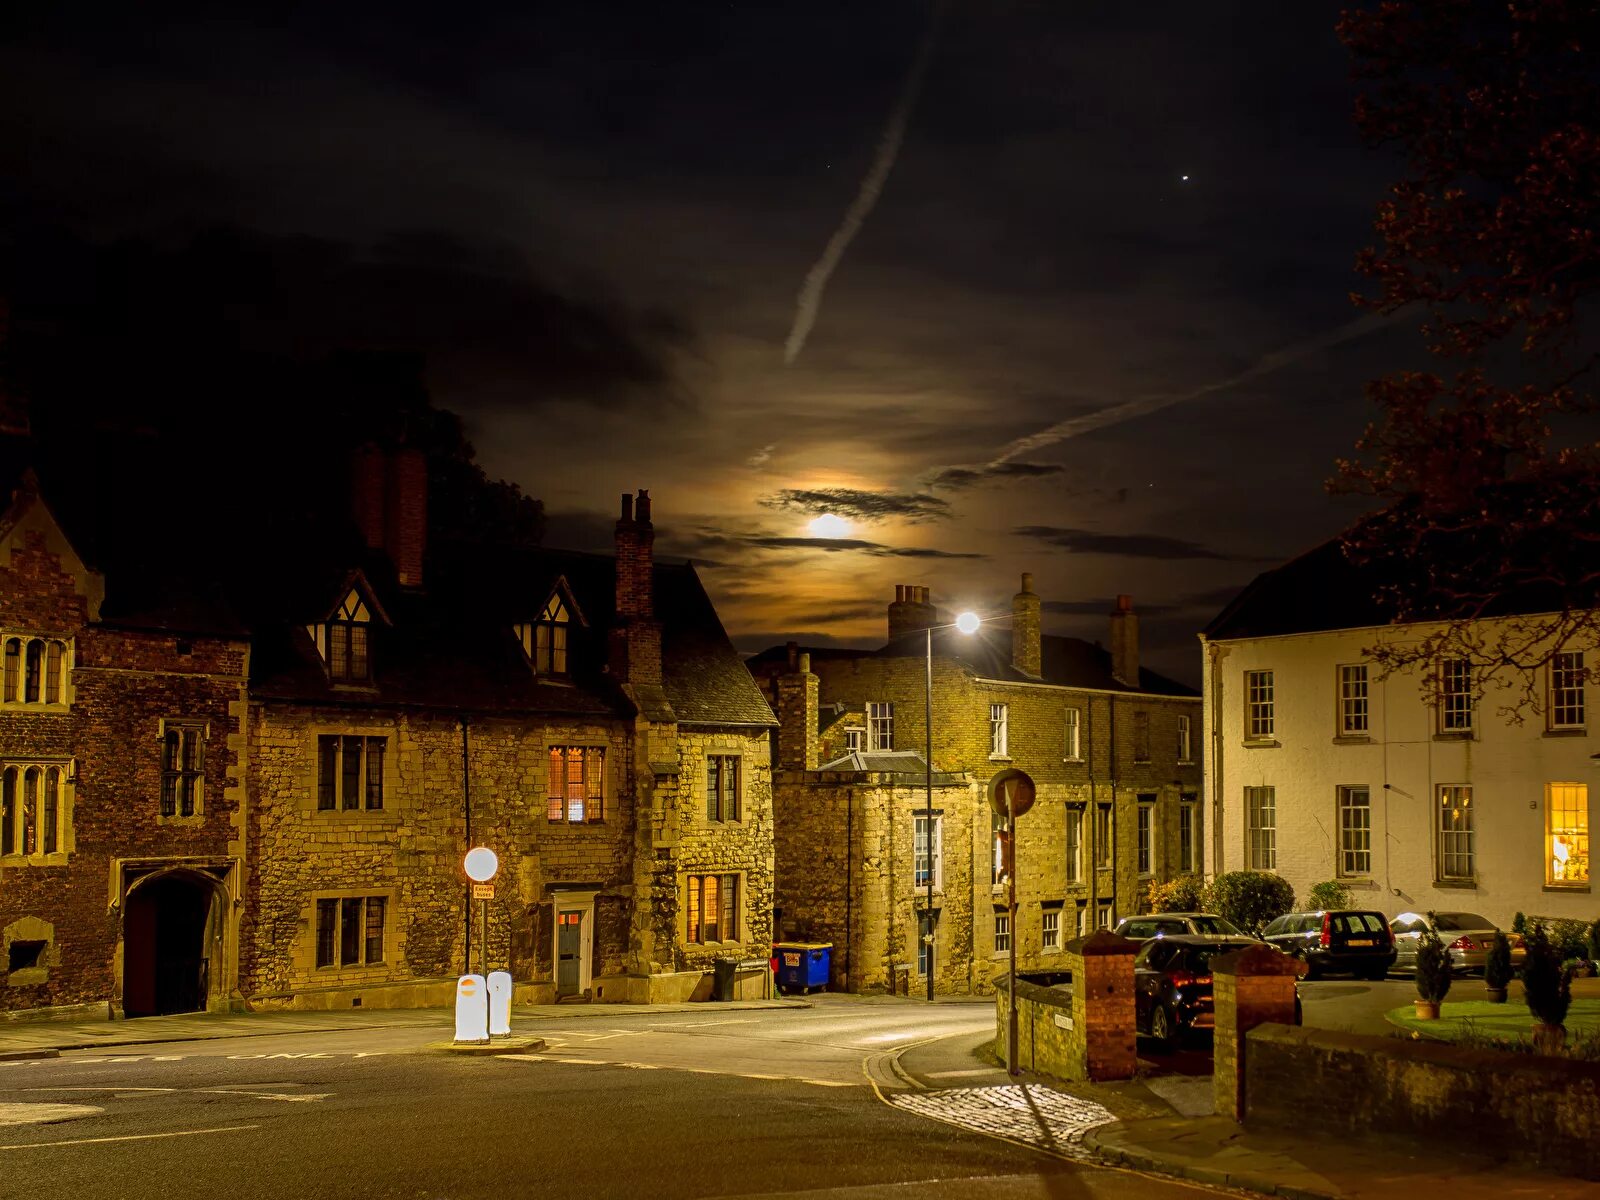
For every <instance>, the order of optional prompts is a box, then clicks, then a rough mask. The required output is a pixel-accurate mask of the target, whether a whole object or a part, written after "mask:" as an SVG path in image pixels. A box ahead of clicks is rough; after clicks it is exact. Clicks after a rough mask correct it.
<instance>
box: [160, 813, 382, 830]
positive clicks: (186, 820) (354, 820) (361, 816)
mask: <svg viewBox="0 0 1600 1200" xmlns="http://www.w3.org/2000/svg"><path fill="white" fill-rule="evenodd" d="M313 811H315V813H316V815H317V820H319V821H335V822H340V821H347V822H349V823H350V824H352V825H392V826H396V827H398V826H399V825H400V823H401V822H400V814H399V813H397V812H390V811H388V810H387V809H381V808H375V809H364V808H319V809H315V810H313ZM162 821H163V822H164V823H165V824H169V825H174V824H184V825H189V824H197V823H198V820H197V818H194V817H163V818H162Z"/></svg>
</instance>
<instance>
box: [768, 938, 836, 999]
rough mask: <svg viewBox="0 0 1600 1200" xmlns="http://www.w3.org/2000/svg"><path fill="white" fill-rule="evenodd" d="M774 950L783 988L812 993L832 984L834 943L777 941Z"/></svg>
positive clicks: (780, 986) (783, 989) (779, 981)
mask: <svg viewBox="0 0 1600 1200" xmlns="http://www.w3.org/2000/svg"><path fill="white" fill-rule="evenodd" d="M772 953H773V955H774V956H775V957H776V958H777V960H778V990H779V991H781V992H809V991H810V990H811V989H812V988H826V987H827V986H828V972H829V971H830V970H831V968H832V966H833V943H832V942H775V943H773V946H772Z"/></svg>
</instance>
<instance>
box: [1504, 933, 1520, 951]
mask: <svg viewBox="0 0 1600 1200" xmlns="http://www.w3.org/2000/svg"><path fill="white" fill-rule="evenodd" d="M1506 941H1508V942H1510V943H1511V948H1512V949H1513V950H1515V949H1518V948H1520V947H1521V945H1522V935H1521V934H1520V933H1513V934H1510V935H1509V936H1507V938H1506Z"/></svg>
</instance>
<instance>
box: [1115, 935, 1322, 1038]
mask: <svg viewBox="0 0 1600 1200" xmlns="http://www.w3.org/2000/svg"><path fill="white" fill-rule="evenodd" d="M1260 944H1261V943H1260V942H1258V941H1256V940H1255V939H1254V938H1250V937H1235V938H1221V937H1207V936H1205V935H1203V934H1189V933H1175V934H1170V935H1163V936H1161V937H1153V938H1151V939H1150V940H1149V941H1147V942H1146V943H1145V944H1144V945H1143V946H1142V947H1141V948H1140V950H1139V954H1138V957H1136V958H1135V959H1134V960H1133V1002H1134V1026H1135V1028H1136V1029H1137V1031H1138V1032H1139V1033H1141V1034H1143V1035H1145V1036H1146V1037H1148V1038H1149V1039H1150V1040H1151V1041H1153V1042H1154V1043H1155V1044H1156V1046H1157V1048H1158V1049H1160V1050H1162V1051H1165V1050H1168V1049H1170V1048H1171V1046H1172V1043H1173V1042H1175V1041H1176V1040H1177V1039H1178V1038H1180V1037H1182V1036H1183V1035H1184V1034H1186V1033H1188V1032H1189V1031H1190V1030H1192V1029H1210V1028H1212V1027H1213V1024H1214V1014H1213V1012H1212V1008H1211V960H1212V959H1214V958H1216V957H1217V956H1218V955H1219V954H1231V953H1232V952H1233V951H1235V950H1244V949H1247V948H1248V947H1250V946H1259V945H1260ZM1294 1010H1295V1023H1296V1024H1299V1022H1300V997H1299V994H1298V993H1297V994H1296V995H1295V1003H1294Z"/></svg>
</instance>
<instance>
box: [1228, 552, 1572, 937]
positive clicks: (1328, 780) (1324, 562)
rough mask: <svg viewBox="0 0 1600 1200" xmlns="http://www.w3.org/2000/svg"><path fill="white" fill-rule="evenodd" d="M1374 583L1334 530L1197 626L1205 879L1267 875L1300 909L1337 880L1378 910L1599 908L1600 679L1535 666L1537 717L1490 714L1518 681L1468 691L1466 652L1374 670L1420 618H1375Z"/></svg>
mask: <svg viewBox="0 0 1600 1200" xmlns="http://www.w3.org/2000/svg"><path fill="white" fill-rule="evenodd" d="M1372 594H1373V589H1372V587H1371V581H1370V580H1366V579H1363V578H1362V573H1361V572H1358V571H1357V570H1355V569H1354V568H1352V567H1351V566H1350V565H1349V564H1348V563H1347V562H1346V561H1345V559H1344V557H1343V555H1342V554H1341V553H1340V550H1339V547H1338V545H1337V543H1328V544H1327V545H1324V546H1322V547H1319V548H1318V549H1316V550H1313V551H1312V552H1310V553H1309V554H1306V555H1303V556H1302V557H1300V558H1298V559H1295V560H1294V561H1292V562H1290V563H1287V564H1285V565H1284V566H1282V567H1279V568H1278V569H1277V570H1274V571H1269V572H1267V573H1266V574H1264V575H1262V576H1260V577H1259V578H1257V579H1256V580H1255V582H1254V583H1252V584H1251V585H1250V586H1249V587H1248V588H1246V589H1245V590H1244V592H1242V593H1241V594H1240V595H1239V596H1238V597H1237V598H1236V599H1235V600H1234V601H1233V603H1232V604H1230V605H1229V606H1228V607H1227V608H1226V609H1224V610H1223V612H1222V613H1221V614H1220V615H1219V616H1218V617H1217V618H1216V619H1215V620H1214V621H1212V623H1211V624H1210V626H1209V627H1208V628H1207V629H1206V630H1205V632H1204V633H1202V634H1201V645H1202V649H1203V652H1204V655H1205V663H1204V697H1205V701H1204V702H1205V710H1204V722H1205V729H1206V732H1207V733H1208V734H1209V737H1210V742H1209V744H1208V745H1207V747H1206V753H1205V755H1204V759H1205V797H1206V799H1207V801H1208V802H1209V804H1210V806H1211V821H1210V829H1211V838H1210V840H1209V844H1208V845H1207V847H1206V870H1207V873H1208V874H1209V873H1213V872H1219V871H1236V870H1242V869H1258V870H1268V871H1275V872H1277V873H1278V874H1280V875H1282V876H1283V877H1284V878H1286V879H1287V880H1289V882H1290V883H1291V884H1293V885H1294V889H1295V894H1296V896H1297V897H1299V899H1300V901H1301V902H1302V903H1303V902H1304V900H1305V897H1306V895H1307V893H1308V892H1309V890H1310V889H1311V887H1312V886H1313V885H1314V884H1316V883H1319V882H1321V881H1323V880H1327V879H1338V880H1341V881H1342V882H1344V883H1347V884H1349V885H1350V887H1351V888H1352V889H1353V891H1354V894H1355V903H1356V904H1357V905H1360V906H1362V907H1371V908H1375V909H1380V910H1382V911H1383V912H1384V913H1386V914H1388V915H1389V916H1394V915H1396V914H1397V913H1400V912H1404V911H1407V910H1414V911H1426V910H1428V909H1440V910H1459V911H1470V912H1476V913H1479V914H1481V915H1483V916H1485V917H1488V918H1489V919H1490V920H1492V921H1494V922H1496V923H1497V924H1499V925H1501V926H1507V925H1509V924H1510V922H1511V919H1512V916H1513V914H1515V913H1517V912H1519V911H1520V912H1524V913H1527V914H1529V915H1541V916H1552V917H1578V918H1583V919H1586V920H1593V919H1595V918H1596V917H1597V916H1600V900H1597V899H1596V898H1595V897H1593V896H1592V895H1591V894H1590V871H1589V827H1590V807H1589V806H1590V791H1591V783H1592V782H1600V755H1596V753H1595V752H1596V750H1597V748H1600V747H1597V741H1600V738H1596V737H1591V736H1590V734H1589V732H1588V728H1587V722H1588V719H1589V718H1590V717H1591V716H1592V717H1594V719H1595V724H1596V726H1597V729H1596V733H1597V734H1600V711H1596V708H1595V706H1596V704H1597V703H1600V694H1597V690H1600V689H1597V688H1596V687H1594V686H1585V684H1584V682H1583V679H1582V674H1581V672H1582V668H1583V666H1584V663H1585V655H1584V654H1583V653H1582V652H1576V653H1574V654H1571V655H1564V656H1561V657H1558V658H1557V659H1555V660H1554V662H1553V664H1552V666H1551V667H1549V668H1546V669H1544V670H1543V672H1542V673H1543V675H1544V678H1542V679H1540V680H1537V681H1536V683H1537V686H1538V689H1539V691H1538V694H1539V695H1540V696H1541V697H1542V699H1541V701H1540V704H1539V707H1540V708H1541V709H1542V710H1543V711H1538V712H1535V711H1532V710H1531V709H1529V710H1526V711H1524V712H1523V714H1522V716H1523V720H1522V723H1521V724H1517V723H1515V722H1514V721H1512V720H1509V719H1508V718H1507V717H1506V716H1505V715H1503V713H1502V712H1501V711H1500V710H1501V709H1502V708H1503V707H1504V705H1505V703H1506V702H1508V701H1509V700H1510V699H1511V698H1512V696H1511V693H1504V694H1503V695H1504V699H1497V693H1496V692H1495V691H1494V690H1492V689H1491V691H1490V693H1489V695H1488V696H1487V697H1485V698H1484V699H1482V700H1480V701H1474V699H1473V695H1472V693H1473V690H1474V689H1473V686H1472V685H1473V679H1472V674H1471V668H1470V667H1469V666H1468V665H1467V664H1466V663H1465V662H1464V661H1461V660H1448V661H1446V662H1443V663H1441V664H1439V665H1438V667H1437V668H1435V669H1432V670H1429V671H1427V672H1423V671H1420V670H1418V671H1413V672H1409V673H1405V672H1401V673H1396V674H1395V675H1394V676H1392V677H1391V678H1389V679H1388V680H1386V681H1380V679H1379V675H1380V674H1381V672H1380V671H1379V669H1378V667H1377V666H1376V665H1374V664H1372V663H1371V662H1370V661H1369V660H1367V659H1366V657H1365V655H1364V651H1366V650H1367V649H1368V648H1369V647H1371V646H1373V645H1374V644H1376V643H1378V642H1380V640H1381V641H1393V640H1404V639H1406V638H1408V637H1411V638H1415V637H1417V636H1419V634H1420V633H1421V632H1422V630H1421V627H1418V626H1409V627H1408V626H1396V625H1389V624H1385V623H1382V621H1381V618H1380V616H1379V614H1378V612H1377V611H1376V609H1375V608H1374V606H1373V604H1372V603H1371V601H1370V599H1369V597H1370V596H1371V595H1372ZM1594 653H1595V651H1593V650H1591V651H1590V652H1589V654H1590V656H1592V655H1593V654H1594ZM1589 665H1590V666H1591V667H1592V666H1593V665H1595V664H1594V663H1592V662H1590V663H1589ZM1575 672H1576V674H1575ZM1424 684H1426V686H1424Z"/></svg>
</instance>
